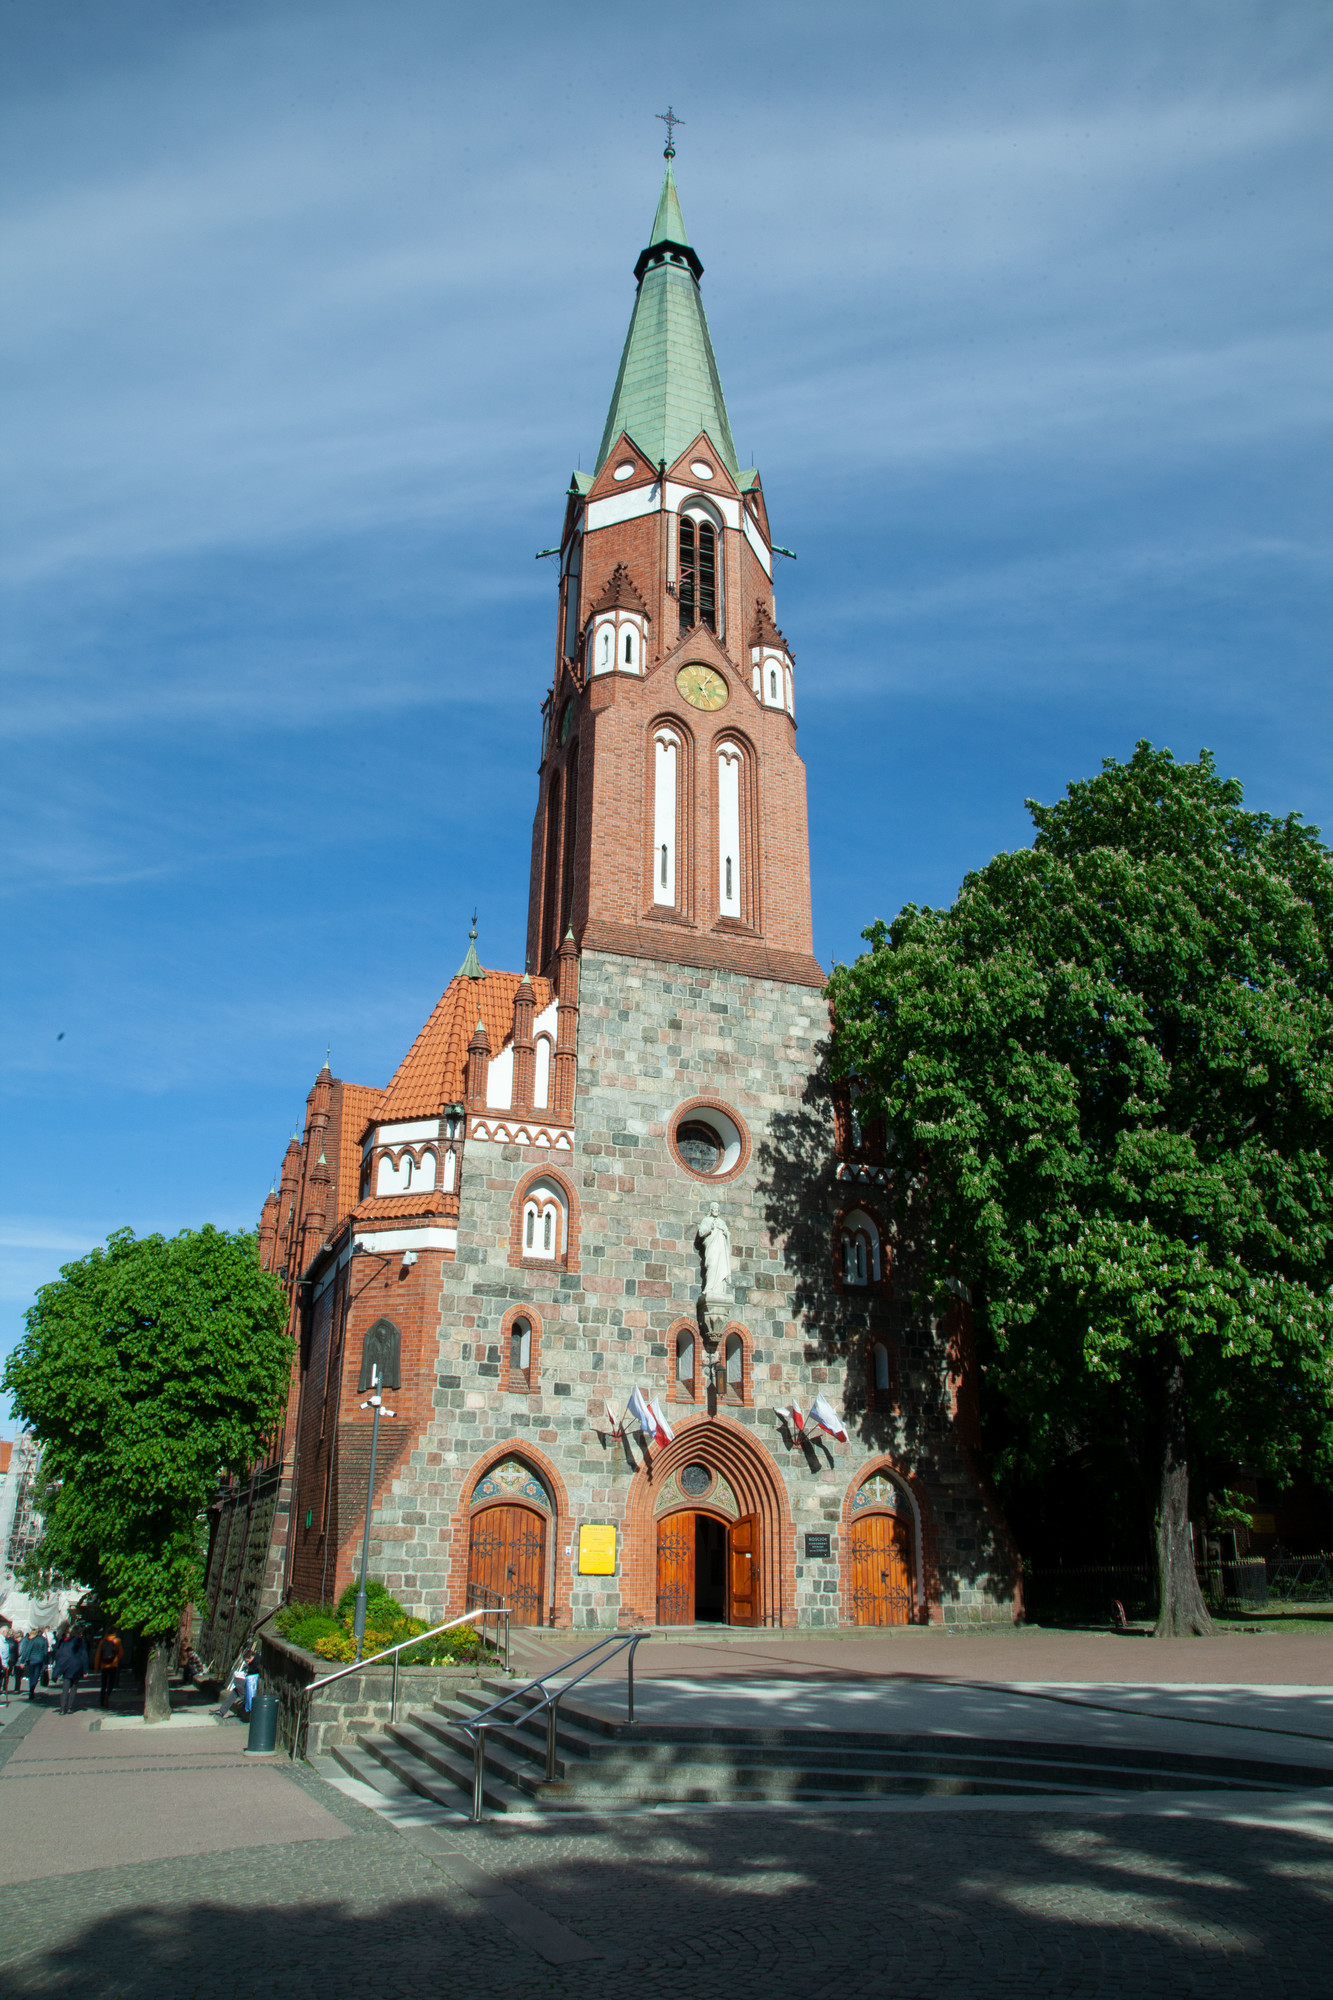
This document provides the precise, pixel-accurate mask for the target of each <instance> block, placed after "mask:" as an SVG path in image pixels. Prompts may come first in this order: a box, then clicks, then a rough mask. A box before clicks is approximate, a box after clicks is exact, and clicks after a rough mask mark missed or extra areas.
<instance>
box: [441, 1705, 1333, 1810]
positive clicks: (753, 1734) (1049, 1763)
mask: <svg viewBox="0 0 1333 2000" xmlns="http://www.w3.org/2000/svg"><path fill="white" fill-rule="evenodd" d="M486 1705H487V1703H486V1698H484V1697H483V1696H482V1695H481V1694H480V1693H477V1692H474V1691H471V1690H463V1691H462V1692H461V1693H460V1694H459V1696H458V1697H456V1698H455V1699H454V1700H452V1701H437V1702H436V1703H435V1705H434V1714H433V1715H432V1714H430V1713H423V1714H421V1715H420V1716H419V1717H418V1719H419V1720H420V1721H421V1722H422V1723H423V1724H424V1725H425V1726H427V1727H432V1726H436V1718H438V1723H439V1725H441V1726H443V1727H445V1728H446V1729H448V1730H457V1728H458V1724H459V1722H460V1720H462V1719H465V1718H466V1716H467V1715H468V1714H469V1713H475V1712H477V1711H478V1710H479V1709H481V1708H483V1707H485V1706H486ZM456 1740H458V1741H462V1740H464V1739H463V1738H462V1736H461V1732H459V1735H458V1737H457V1739H456ZM490 1740H492V1741H499V1740H503V1741H504V1742H505V1743H506V1744H507V1745H508V1747H509V1750H510V1753H511V1754H512V1755H514V1756H523V1755H526V1757H527V1758H528V1759H530V1760H531V1761H533V1762H540V1764H541V1765H542V1767H543V1769H544V1766H545V1761H546V1719H545V1714H544V1713H539V1712H534V1710H533V1708H532V1707H531V1705H529V1708H528V1711H527V1714H526V1716H525V1715H524V1714H523V1713H522V1712H521V1711H520V1712H519V1713H518V1714H517V1715H516V1719H515V1721H514V1723H513V1724H511V1725H510V1726H508V1727H507V1728H505V1729H504V1730H503V1732H501V1731H499V1730H493V1731H492V1732H491V1739H490ZM626 1758H628V1759H629V1760H630V1761H631V1762H632V1764H633V1767H634V1768H635V1770H636V1771H639V1772H642V1773H647V1772H652V1774H653V1775H654V1776H655V1777H661V1776H663V1775H665V1774H666V1773H667V1772H668V1771H670V1770H671V1769H680V1768H682V1767H684V1766H690V1767H704V1766H713V1767H716V1768H718V1769H727V1768H732V1769H734V1768H737V1767H739V1766H742V1765H743V1766H745V1767H747V1768H751V1769H764V1768H767V1769H774V1770H779V1769H780V1770H799V1769H802V1768H807V1769H811V1770H815V1769H818V1770H821V1771H843V1772H847V1773H852V1774H855V1775H856V1776H857V1777H861V1776H864V1775H867V1774H873V1773H883V1774H886V1775H889V1774H893V1773H900V1774H902V1773H911V1772H916V1773H918V1774H922V1773H924V1774H955V1773H958V1772H960V1771H961V1772H964V1773H966V1774H967V1775H969V1776H973V1777H979V1778H986V1779H992V1778H1015V1777H1017V1778H1020V1779H1021V1780H1022V1782H1023V1783H1024V1784H1028V1783H1037V1784H1041V1783H1049V1784H1052V1785H1069V1784H1074V1785H1077V1786H1079V1787H1085V1786H1086V1785H1087V1784H1089V1783H1090V1782H1091V1783H1093V1784H1095V1785H1096V1786H1097V1787H1098V1789H1109V1790H1130V1791H1142V1790H1162V1789H1167V1790H1171V1791H1194V1790H1214V1791H1215V1790H1237V1789H1239V1790H1262V1791H1271V1790H1275V1789H1276V1790H1292V1789H1300V1790H1306V1789H1310V1788H1320V1787H1327V1786H1329V1785H1331V1784H1333V1770H1330V1769H1328V1768H1327V1767H1322V1766H1313V1767H1303V1766H1299V1765H1293V1764H1287V1763H1281V1764H1278V1763H1269V1762H1258V1761H1256V1760H1254V1759H1244V1758H1230V1757H1216V1756H1202V1755H1197V1754H1190V1753H1180V1752H1175V1753H1173V1752H1169V1751H1154V1750H1151V1749H1145V1748H1139V1747H1128V1746H1125V1747H1121V1746H1117V1745H1111V1744H1107V1745H1080V1744H1071V1743H1065V1742H1060V1741H1058V1740H1057V1741H1054V1742H1051V1741H1045V1742H1037V1741H1030V1740H1024V1739H1017V1740H1003V1739H991V1738H976V1737H940V1736H936V1735H921V1734H915V1735H912V1734H898V1735H889V1734H886V1733H872V1732H862V1731H840V1730H798V1729H748V1730H747V1729H740V1728H734V1727H718V1728H713V1727H707V1726H703V1727H700V1728H698V1729H695V1730H688V1729H685V1728H681V1727H679V1726H677V1727H672V1726H669V1725H655V1724H650V1723H641V1724H638V1725H636V1726H635V1727H633V1728H630V1727H629V1726H628V1725H625V1724H619V1723H614V1722H610V1721H608V1720H607V1719H606V1718H604V1717H600V1716H596V1715H593V1714H590V1713H588V1712H587V1711H585V1710H582V1709H580V1708H579V1707H578V1706H577V1704H576V1702H575V1701H574V1700H572V1699H571V1700H570V1701H568V1702H567V1703H564V1704H562V1706H561V1710H560V1721H559V1728H558V1733H557V1772H558V1774H559V1775H560V1776H561V1777H562V1778H565V1777H569V1778H572V1777H574V1776H575V1775H576V1770H575V1767H576V1766H577V1767H579V1775H582V1776H584V1777H586V1778H587V1779H588V1780H590V1781H595V1780H596V1779H598V1778H599V1777H602V1778H603V1779H606V1778H609V1777H610V1776H611V1774H612V1772H613V1771H614V1770H615V1769H618V1768H619V1767H620V1766H621V1765H622V1764H623V1763H624V1761H625V1759H626Z"/></svg>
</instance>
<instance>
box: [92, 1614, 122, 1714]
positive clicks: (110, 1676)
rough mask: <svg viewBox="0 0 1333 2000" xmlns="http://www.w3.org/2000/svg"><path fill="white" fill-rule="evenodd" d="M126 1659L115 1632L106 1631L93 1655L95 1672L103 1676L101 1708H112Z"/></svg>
mask: <svg viewBox="0 0 1333 2000" xmlns="http://www.w3.org/2000/svg"><path fill="white" fill-rule="evenodd" d="M124 1658H125V1648H124V1647H123V1646H122V1645H121V1643H120V1640H119V1638H118V1637H117V1636H116V1634H115V1632H114V1631H106V1632H104V1633H103V1634H102V1636H101V1638H100V1639H99V1640H98V1642H97V1648H96V1651H95V1652H94V1653H93V1669H94V1672H96V1673H99V1674H100V1675H101V1676H102V1692H101V1694H100V1695H99V1696H98V1707H99V1708H110V1706H111V1697H112V1695H113V1694H114V1693H115V1692H116V1682H117V1681H118V1680H119V1679H120V1669H121V1664H122V1662H123V1660H124Z"/></svg>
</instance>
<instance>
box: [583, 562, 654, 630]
mask: <svg viewBox="0 0 1333 2000" xmlns="http://www.w3.org/2000/svg"><path fill="white" fill-rule="evenodd" d="M592 608H593V611H594V612H597V611H637V612H638V613H639V616H640V617H641V618H646V617H647V616H648V606H647V605H646V604H645V603H644V601H643V599H642V597H641V596H640V595H639V592H638V590H637V589H636V587H635V583H634V579H633V577H632V576H631V575H630V573H629V571H628V569H627V568H626V567H625V565H624V563H617V564H616V566H615V568H614V569H613V570H612V572H611V574H610V576H609V577H608V578H607V580H606V588H605V590H604V591H603V592H602V594H601V596H600V597H599V598H598V599H597V601H596V603H595V604H594V605H593V607H592Z"/></svg>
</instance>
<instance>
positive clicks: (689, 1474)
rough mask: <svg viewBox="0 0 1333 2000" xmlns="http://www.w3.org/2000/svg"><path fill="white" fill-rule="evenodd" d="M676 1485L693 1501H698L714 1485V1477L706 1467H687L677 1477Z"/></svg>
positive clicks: (683, 1467)
mask: <svg viewBox="0 0 1333 2000" xmlns="http://www.w3.org/2000/svg"><path fill="white" fill-rule="evenodd" d="M676 1483H677V1485H678V1486H679V1487H680V1490H681V1492H682V1493H685V1494H688V1495H689V1497H690V1499H691V1500H698V1499H700V1498H702V1496H703V1495H704V1494H705V1493H706V1492H707V1491H708V1489H709V1487H710V1486H711V1485H712V1483H713V1475H712V1473H711V1472H710V1471H709V1470H708V1467H707V1466H706V1465H686V1466H682V1468H681V1470H680V1472H679V1473H678V1474H677V1475H676Z"/></svg>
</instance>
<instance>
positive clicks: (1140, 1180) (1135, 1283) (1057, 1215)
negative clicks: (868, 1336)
mask: <svg viewBox="0 0 1333 2000" xmlns="http://www.w3.org/2000/svg"><path fill="white" fill-rule="evenodd" d="M1028 807H1029V811H1030V812H1031V814H1032V818H1033V821H1034V823H1035V825H1036V829H1037V832H1036V838H1035V840H1034V842H1033V844H1032V846H1031V847H1029V848H1025V849H1023V850H1021V851H1018V852H1015V853H1009V854H1000V855H997V856H996V858H995V859H994V860H993V861H992V862H990V863H989V865H988V866H987V867H985V868H983V869H981V870H979V871H978V872H977V873H976V874H972V875H969V876H968V877H967V879H966V881H965V882H964V883H963V886H962V888H961V890H960V891H959V894H958V897H957V900H956V901H955V902H954V904H953V905H952V907H951V908H949V909H947V910H935V909H926V908H915V907H912V906H909V907H907V908H905V909H904V910H903V911H902V912H901V913H900V914H899V916H898V917H897V918H896V919H895V920H894V922H893V923H891V924H884V923H876V924H874V925H873V926H872V927H871V928H870V929H869V930H867V931H866V932H865V933H864V935H865V937H866V939H867V941H868V943H869V946H870V949H869V950H868V951H867V952H866V953H865V954H864V955H863V956H862V957H861V958H859V959H858V960H857V961H856V962H855V963H854V964H852V965H849V966H839V967H838V968H837V970H836V971H835V973H834V975H833V978H832V980H831V982H830V995H831V1000H832V1006H833V1014H834V1022H835V1037H834V1062H835V1069H836V1072H837V1073H838V1074H840V1075H841V1076H842V1077H844V1078H847V1079H849V1080H851V1082H852V1084H853V1086H854V1088H855V1090H856V1092H857V1093H858V1096H859V1100H860V1104H859V1108H860V1110H861V1113H862V1115H863V1116H873V1115H875V1114H876V1113H878V1114H879V1115H881V1116H882V1117H883V1118H884V1119H885V1120H886V1121H887V1124H888V1127H889V1129H890V1132H891V1134H892V1145H893V1149H894V1158H895V1161H896V1170H895V1176H894V1199H895V1201H896V1204H897V1207H898V1214H899V1220H900V1223H901V1225H902V1226H903V1227H904V1228H905V1229H906V1230H908V1231H909V1233H910V1234H911V1236H912V1237H913V1238H914V1239H915V1240H916V1241H917V1242H918V1243H921V1244H924V1245H925V1246H927V1248H926V1256H927V1263H928V1269H927V1280H928V1282H929V1284H930V1285H931V1286H933V1287H942V1286H943V1285H944V1284H945V1283H946V1281H947V1280H949V1279H951V1278H952V1279H955V1280H959V1279H961V1280H962V1281H964V1282H966V1283H967V1284H969V1285H970V1286H971V1287H972V1288H973V1292H974V1296H975V1298H976V1300H977V1303H978V1308H979V1311H980V1312H981V1313H982V1315H983V1316H984V1323H985V1324H984V1331H985V1334H986V1339H985V1343H984V1346H985V1352H986V1354H987V1357H988V1358H987V1364H986V1366H987V1377H988V1389H989V1390H990V1391H991V1392H993V1393H997V1394H999V1395H1000V1396H1002V1397H1003V1398H1004V1399H1005V1401H1006V1402H1007V1404H1008V1406H1009V1411H1010V1414H1011V1416H1012V1417H1013V1418H1014V1419H1015V1422H1016V1427H1017V1435H1018V1436H1019V1437H1020V1439H1021V1441H1022V1450H1023V1452H1024V1454H1025V1456H1026V1457H1027V1458H1028V1460H1029V1461H1030V1462H1032V1463H1038V1464H1039V1463H1041V1462H1042V1460H1043V1458H1045V1459H1048V1460H1049V1459H1052V1458H1054V1457H1055V1455H1056V1454H1057V1453H1058V1451H1059V1450H1060V1448H1061V1445H1062V1442H1063V1441H1064V1440H1067V1438H1068V1437H1069V1435H1070V1434H1071V1433H1073V1434H1078V1433H1082V1434H1083V1435H1084V1436H1088V1435H1091V1434H1096V1433H1097V1432H1099V1431H1104V1432H1107V1433H1113V1434H1115V1435H1117V1436H1133V1437H1134V1438H1135V1441H1136V1446H1138V1447H1140V1448H1142V1449H1143V1450H1144V1451H1147V1452H1150V1453H1151V1454H1152V1456H1153V1458H1154V1459H1155V1462H1156V1464H1157V1466H1158V1467H1159V1473H1160V1478H1159V1494H1158V1502H1157V1526H1156V1550H1157V1563H1158V1569H1159V1578H1160V1607H1161V1608H1160V1615H1159V1621H1158V1628H1157V1629H1158V1631H1159V1633H1161V1634H1163V1635H1171V1634H1177V1633H1182V1632H1195V1633H1203V1632H1207V1631H1208V1630H1210V1629H1211V1621H1210V1619H1209V1616H1208V1612H1207V1609H1206V1607H1205V1605H1204V1602H1203V1599H1202V1596H1201V1593H1200V1591H1199V1587H1198V1584H1197V1581H1196V1578H1195V1570H1194V1564H1193V1560H1192V1549H1191V1539H1190V1530H1189V1521H1190V1512H1191V1507H1190V1467H1191V1465H1192V1464H1193V1465H1195V1466H1196V1467H1197V1465H1198V1463H1199V1461H1200V1460H1201V1459H1202V1458H1204V1457H1215V1458H1217V1457H1220V1458H1230V1459H1242V1460H1246V1461H1248V1462H1250V1463H1252V1464H1254V1465H1255V1466H1257V1467H1259V1468H1261V1469H1264V1470H1266V1471H1268V1472H1270V1473H1272V1474H1274V1475H1276V1476H1277V1477H1279V1478H1281V1477H1282V1476H1283V1475H1284V1474H1287V1473H1289V1472H1290V1471H1291V1470H1292V1469H1293V1468H1294V1466H1295V1465H1296V1464H1297V1462H1298V1461H1299V1462H1301V1463H1303V1464H1304V1465H1305V1466H1306V1468H1307V1469H1318V1468H1327V1467H1329V1465H1330V1463H1333V1292H1331V1290H1330V1286H1331V1285H1333V855H1330V853H1329V851H1328V849H1327V848H1325V847H1324V846H1323V845H1322V844H1321V842H1320V840H1319V836H1318V830H1317V829H1316V828H1313V827H1310V826H1306V825H1304V824H1303V823H1302V822H1301V820H1300V818H1299V816H1298V815H1292V816H1290V817H1288V818H1286V819H1274V818H1272V817H1270V816H1269V815H1268V814H1266V813H1257V812H1251V811H1247V810H1246V809H1245V807H1244V805H1243V803H1242V792H1241V787H1240V785H1239V783H1238V782H1236V781H1235V780H1234V779H1222V778H1220V777H1219V776H1218V774H1217V771H1216V768H1215V765H1214V762H1213V759H1212V758H1211V757H1210V756H1209V755H1208V753H1207V752H1205V753H1203V754H1202V755H1201V756H1200V758H1199V760H1198V762H1197V763H1177V762H1176V761H1175V759H1174V758H1173V757H1172V756H1171V753H1170V752H1169V751H1167V750H1158V749H1154V748H1153V747H1152V746H1151V745H1149V744H1147V743H1140V744H1139V745H1138V746H1137V748H1136V749H1135V752H1134V755H1133V757H1132V758H1131V759H1130V761H1129V762H1128V763H1118V762H1116V761H1114V760H1112V759H1108V760H1107V761H1106V762H1105V763H1104V764H1103V767H1102V770H1101V772H1100V774H1099V775H1098V776H1096V777H1094V778H1090V779H1087V780H1083V781H1080V782H1078V783H1075V784H1071V785H1070V786H1069V787H1068V789H1067V793H1066V796H1065V797H1064V798H1063V799H1062V800H1061V801H1060V802H1059V803H1058V804H1057V805H1053V806H1039V805H1036V804H1034V803H1033V802H1032V801H1030V800H1029V801H1028Z"/></svg>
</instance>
